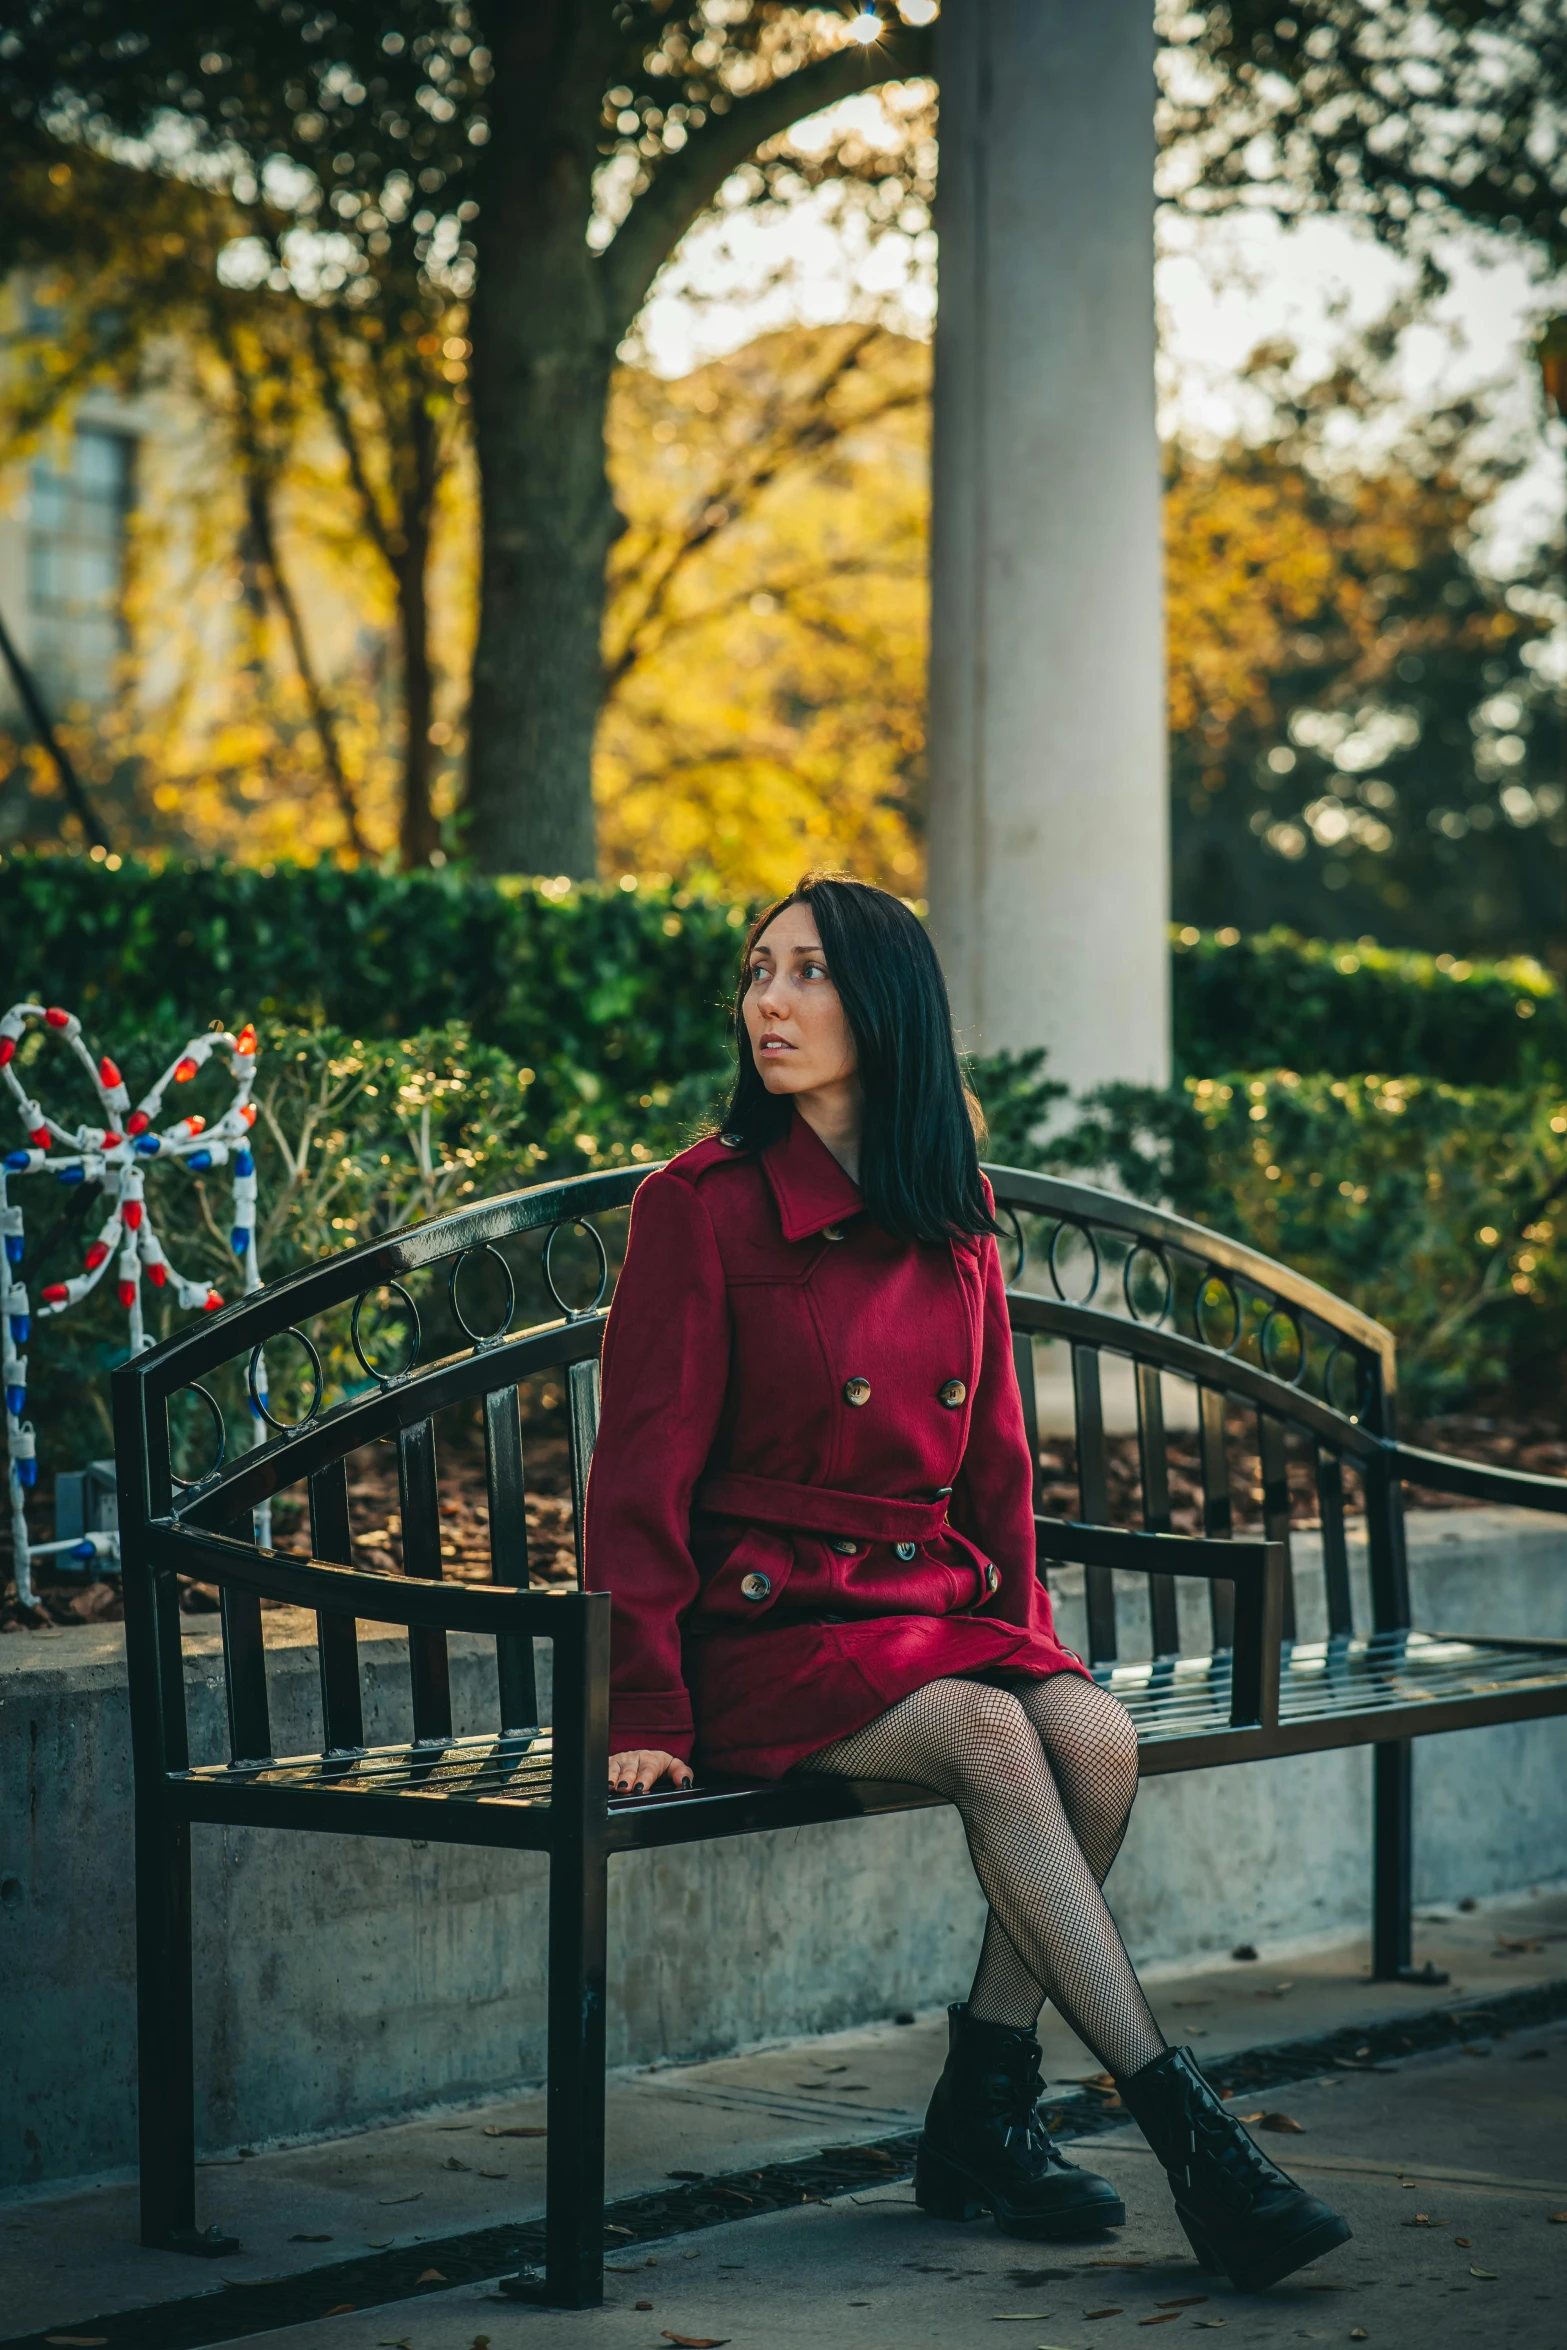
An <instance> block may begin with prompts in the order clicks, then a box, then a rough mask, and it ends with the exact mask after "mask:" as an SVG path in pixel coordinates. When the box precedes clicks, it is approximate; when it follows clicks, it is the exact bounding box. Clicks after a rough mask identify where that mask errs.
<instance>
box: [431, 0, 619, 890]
mask: <svg viewBox="0 0 1567 2350" xmlns="http://www.w3.org/2000/svg"><path fill="white" fill-rule="evenodd" d="M573 17H575V23H572V22H571V19H572V18H573ZM546 20H553V21H546ZM614 37H615V36H614V23H613V12H612V11H611V10H610V9H609V8H606V7H588V8H582V7H576V6H574V5H573V0H554V4H553V5H545V6H541V7H536V8H527V9H523V10H521V11H519V12H518V14H517V16H516V17H515V18H514V19H513V21H512V28H511V30H510V32H509V33H505V34H498V35H497V38H496V46H495V80H494V83H493V85H492V100H493V103H492V109H491V116H492V120H493V121H494V122H495V123H496V124H497V126H505V127H504V128H501V127H498V128H497V135H496V149H497V150H498V151H496V152H492V157H491V159H490V162H489V169H488V172H487V175H486V183H485V187H484V193H483V203H482V207H481V210H480V214H479V219H478V222H477V224H476V228H477V234H478V245H479V267H478V291H477V295H476V299H475V306H474V324H473V362H472V365H473V374H472V378H471V381H472V386H473V423H474V439H475V446H476V450H477V454H478V460H479V471H480V475H481V478H482V480H483V484H484V497H483V550H482V557H481V573H480V597H481V602H480V621H479V638H478V644H477V647H476V649H475V653H474V668H473V701H472V708H471V711H470V718H469V729H470V732H469V754H468V813H469V828H468V848H469V852H470V854H471V855H472V857H473V859H474V862H475V863H476V864H477V865H478V866H479V868H480V870H481V871H484V872H489V873H551V874H553V873H566V874H570V875H571V876H572V877H573V879H585V878H588V877H590V876H591V875H592V874H593V873H594V872H595V870H596V863H595V857H594V847H593V797H592V760H593V734H594V727H595V724H596V721H597V718H598V710H599V702H600V699H601V696H602V691H603V666H602V653H601V649H600V641H599V639H600V626H601V620H602V613H603V605H604V563H605V558H606V556H607V554H608V552H609V547H610V542H611V540H612V539H613V537H614V536H615V533H616V530H617V528H618V520H617V517H616V514H615V508H614V501H613V499H612V497H611V495H610V488H609V477H608V472H607V469H606V465H605V457H604V419H605V409H606V406H607V403H608V399H609V384H610V373H611V370H612V368H613V366H614V363H615V348H616V344H617V342H618V340H619V337H620V334H621V332H622V331H623V322H622V321H620V320H619V319H618V318H612V317H610V316H609V315H607V308H608V305H607V302H606V294H607V291H608V289H607V287H606V284H605V273H604V271H603V269H602V268H601V266H600V265H599V263H598V262H597V260H596V258H595V256H594V254H593V252H592V251H591V249H590V247H589V245H588V241H587V228H588V222H589V219H590V217H591V213H592V203H593V172H594V167H595V165H596V164H597V161H598V154H597V142H596V136H595V132H596V125H597V117H598V109H599V104H600V97H601V93H602V91H603V89H604V86H605V81H606V79H607V78H608V69H609V64H610V59H611V56H612V54H613V41H614ZM563 52H564V57H563V54H562V53H563ZM546 54H548V56H549V61H550V64H551V65H552V66H553V68H554V71H553V73H552V74H551V75H549V76H548V77H546V75H545V73H544V72H543V70H542V69H543V67H544V61H545V57H546ZM546 78H548V79H549V80H552V81H553V87H552V88H551V90H550V95H549V99H548V100H547V102H546V104H545V105H544V107H543V108H541V109H539V108H536V106H535V105H530V104H529V103H528V102H527V92H528V90H529V88H530V86H531V88H532V89H533V90H534V91H535V92H537V91H538V90H539V89H540V87H541V84H542V83H543V82H544V81H545V79H546Z"/></svg>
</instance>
